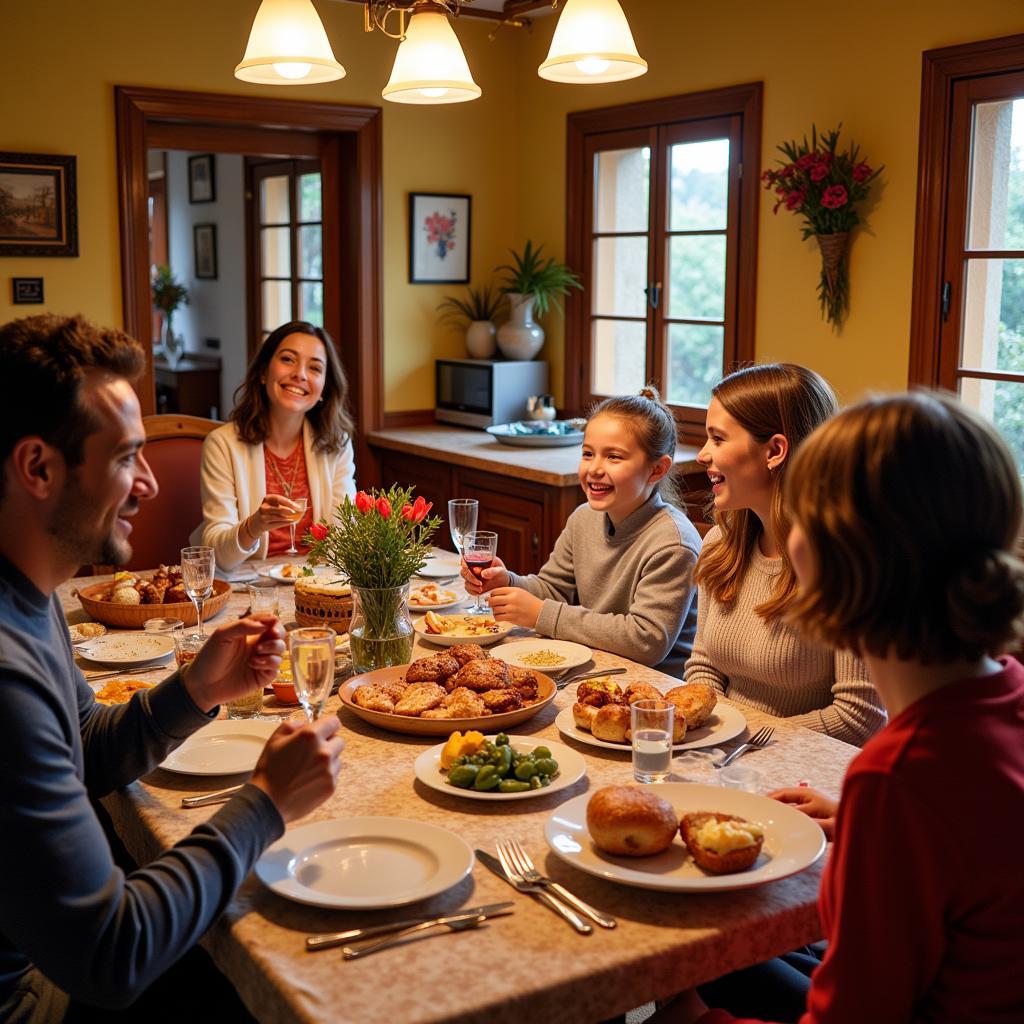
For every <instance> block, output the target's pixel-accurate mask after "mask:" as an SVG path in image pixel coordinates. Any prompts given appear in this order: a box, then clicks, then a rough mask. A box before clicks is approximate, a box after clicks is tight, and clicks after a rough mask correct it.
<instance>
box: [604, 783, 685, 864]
mask: <svg viewBox="0 0 1024 1024" xmlns="http://www.w3.org/2000/svg"><path fill="white" fill-rule="evenodd" d="M653 788H654V787H651V786H605V787H604V789H599V790H598V791H597V792H596V793H595V794H594V795H593V796H592V797H591V798H590V803H588V804H587V830H588V831H589V832H590V838H591V839H593V841H594V845H595V846H597V847H598V848H599V849H601V850H604V851H605V853H614V854H618V855H621V856H625V857H649V856H651V855H652V854H655V853H661V852H662V850H667V849H668V848H669V846H671V845H672V840H673V839H674V838H675V834H676V827H677V822H676V814H675V811H674V810H673V809H672V805H671V804H670V803H669V802H668V801H667V800H663V799H662V798H661V797H660V796H657V795H656V794H655V793H653V792H652V789H653Z"/></svg>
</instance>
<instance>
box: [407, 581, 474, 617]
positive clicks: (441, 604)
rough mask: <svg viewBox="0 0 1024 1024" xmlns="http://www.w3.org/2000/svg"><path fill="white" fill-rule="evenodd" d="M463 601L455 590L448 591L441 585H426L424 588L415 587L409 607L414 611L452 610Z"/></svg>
mask: <svg viewBox="0 0 1024 1024" xmlns="http://www.w3.org/2000/svg"><path fill="white" fill-rule="evenodd" d="M461 600H462V598H460V597H459V595H458V594H457V593H456V592H455V591H454V590H448V589H446V588H445V587H442V586H441V585H440V584H439V583H424V584H423V586H422V587H413V589H412V591H410V593H409V607H410V608H412V609H413V610H414V611H417V610H428V609H429V610H431V611H437V609H439V608H452V607H454V606H455V605H457V604H458V603H459V602H460V601H461Z"/></svg>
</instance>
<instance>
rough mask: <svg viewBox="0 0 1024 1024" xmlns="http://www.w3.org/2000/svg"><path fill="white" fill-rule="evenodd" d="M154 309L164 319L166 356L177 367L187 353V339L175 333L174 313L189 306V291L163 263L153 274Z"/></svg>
mask: <svg viewBox="0 0 1024 1024" xmlns="http://www.w3.org/2000/svg"><path fill="white" fill-rule="evenodd" d="M152 288H153V308H154V309H157V310H159V311H160V312H161V313H162V314H163V317H164V326H163V335H162V338H161V342H162V344H163V349H164V354H165V355H166V356H167V361H168V362H169V363H170V364H171V366H177V365H178V360H179V359H180V358H181V356H182V355H183V354H184V351H185V339H184V338H182V337H181V335H180V334H175V333H174V327H173V320H174V311H175V310H176V309H177V308H178V307H179V306H187V305H188V289H187V288H186V287H185V286H184V285H183V284H182V283H181V282H180V281H178V280H177V279H176V278H175V276H174V274H173V273H172V272H171V268H170V267H169V266H167V264H166V263H162V264H161V265H160V266H158V267H157V268H156V271H155V273H154V274H153V281H152Z"/></svg>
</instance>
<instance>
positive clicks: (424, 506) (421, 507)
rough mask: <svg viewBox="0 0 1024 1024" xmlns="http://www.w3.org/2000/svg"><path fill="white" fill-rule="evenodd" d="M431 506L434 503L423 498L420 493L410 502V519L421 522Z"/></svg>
mask: <svg viewBox="0 0 1024 1024" xmlns="http://www.w3.org/2000/svg"><path fill="white" fill-rule="evenodd" d="M433 507H434V503H433V502H432V501H427V500H425V499H424V497H423V495H422V494H421V495H420V496H419V497H418V498H417V499H416V500H415V501H414V502H413V503H412V521H413V522H414V523H422V522H423V520H424V519H426V518H427V513H429V512H430V510H431V509H432V508H433Z"/></svg>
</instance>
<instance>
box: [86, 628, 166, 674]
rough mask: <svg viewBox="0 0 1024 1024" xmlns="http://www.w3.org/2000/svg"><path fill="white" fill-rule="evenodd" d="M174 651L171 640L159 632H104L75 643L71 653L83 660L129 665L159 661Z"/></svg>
mask: <svg viewBox="0 0 1024 1024" xmlns="http://www.w3.org/2000/svg"><path fill="white" fill-rule="evenodd" d="M173 653H174V641H173V640H172V639H171V638H170V637H169V636H167V635H161V634H159V633H107V634H106V635H105V636H97V637H93V638H92V639H91V640H83V641H82V642H81V643H80V644H75V654H78V655H79V656H81V657H83V658H85V659H86V660H87V661H98V662H101V663H102V664H104V665H120V666H121V667H122V668H131V667H132V666H134V665H145V664H147V663H149V662H151V661H161V660H162V659H164V658H166V657H167V656H168V655H169V654H173Z"/></svg>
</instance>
